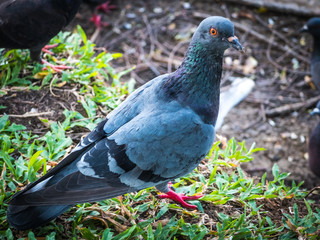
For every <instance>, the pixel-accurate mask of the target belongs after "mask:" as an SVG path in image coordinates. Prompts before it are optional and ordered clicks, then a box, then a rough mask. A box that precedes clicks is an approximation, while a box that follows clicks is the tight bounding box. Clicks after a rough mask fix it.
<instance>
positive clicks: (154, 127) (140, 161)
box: [7, 17, 242, 229]
mask: <svg viewBox="0 0 320 240" xmlns="http://www.w3.org/2000/svg"><path fill="white" fill-rule="evenodd" d="M229 47H234V48H235V49H237V50H242V47H241V45H240V43H239V42H238V40H237V38H236V37H234V28H233V24H232V23H231V22H230V21H229V20H227V19H225V18H223V17H209V18H207V19H205V20H204V21H202V22H201V24H200V25H199V27H198V29H197V31H196V32H195V34H194V36H193V38H192V40H191V43H190V46H189V48H188V51H187V53H186V57H185V60H184V61H183V63H182V64H181V66H180V67H179V69H178V70H177V71H175V72H173V73H171V74H166V75H161V76H158V77H156V78H155V79H153V80H151V81H149V82H148V83H146V84H145V85H143V86H142V87H140V88H138V89H137V90H136V91H135V92H133V93H132V94H131V95H130V96H129V97H128V98H127V99H126V100H125V101H124V102H123V103H122V104H120V105H119V106H118V107H117V108H116V109H115V110H114V111H112V112H111V113H110V114H109V115H108V116H107V118H106V119H105V120H104V121H102V122H101V123H100V124H99V125H98V126H97V127H96V129H94V130H93V131H92V132H91V133H90V134H89V135H88V136H87V137H86V138H85V139H83V140H82V141H81V142H80V143H79V144H78V146H77V147H76V148H75V149H74V150H73V151H72V152H71V154H70V155H69V156H67V157H66V158H65V159H64V160H63V161H62V162H61V163H59V164H58V165H57V166H56V167H55V168H53V169H52V170H51V171H50V172H49V173H47V174H46V175H45V176H43V177H42V178H40V179H39V180H37V181H36V182H34V183H31V184H29V185H28V186H27V187H26V188H25V189H24V190H22V191H20V192H19V193H17V194H16V195H14V196H13V197H12V199H11V201H10V204H9V208H8V214H7V216H8V221H9V223H10V224H11V225H12V226H13V227H15V228H18V229H28V228H34V227H37V226H40V225H43V224H45V223H46V222H48V221H50V220H52V219H53V218H55V217H57V216H58V215H60V214H61V213H62V212H63V211H65V210H66V209H67V208H68V207H70V206H72V205H74V204H76V203H83V202H90V201H99V200H103V199H107V198H111V197H115V196H119V195H122V194H125V193H128V192H133V191H138V190H141V189H144V188H147V187H151V186H156V187H157V189H158V190H160V191H162V192H165V193H166V192H169V191H170V189H169V188H168V186H167V184H168V182H169V181H171V180H174V179H175V178H178V177H181V176H184V175H186V174H187V173H189V172H191V171H192V170H193V169H194V168H196V167H197V165H198V164H199V163H200V161H201V160H202V159H203V157H204V156H205V155H206V154H207V153H208V151H209V150H210V148H211V146H212V143H213V140H214V134H215V129H214V126H215V122H216V119H217V113H218V109H219V93H220V79H221V72H222V60H223V54H224V51H225V50H226V49H227V48H229ZM43 206H46V208H44V207H43ZM46 209H48V211H47V212H46ZM34 211H37V212H41V214H39V215H35V214H31V213H32V212H34ZM43 211H44V212H43ZM28 212H30V216H32V217H30V219H26V216H27V215H28V214H27V213H28ZM22 217H23V218H24V219H23V220H22V219H21V218H22Z"/></svg>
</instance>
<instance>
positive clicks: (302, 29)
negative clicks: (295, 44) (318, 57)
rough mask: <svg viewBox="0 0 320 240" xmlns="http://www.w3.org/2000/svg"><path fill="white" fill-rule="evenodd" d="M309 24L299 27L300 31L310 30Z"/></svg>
mask: <svg viewBox="0 0 320 240" xmlns="http://www.w3.org/2000/svg"><path fill="white" fill-rule="evenodd" d="M308 30H309V29H308V26H307V25H304V26H303V27H302V28H300V29H299V33H304V32H308Z"/></svg>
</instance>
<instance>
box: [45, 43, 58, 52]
mask: <svg viewBox="0 0 320 240" xmlns="http://www.w3.org/2000/svg"><path fill="white" fill-rule="evenodd" d="M58 45H59V44H58V43H56V44H52V45H46V46H44V47H43V48H42V52H45V53H47V54H50V55H52V54H53V53H52V52H51V51H49V49H52V48H55V47H57V46H58Z"/></svg>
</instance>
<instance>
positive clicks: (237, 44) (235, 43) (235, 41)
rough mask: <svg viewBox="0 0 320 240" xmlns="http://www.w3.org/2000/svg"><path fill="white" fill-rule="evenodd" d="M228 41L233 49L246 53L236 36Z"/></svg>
mask: <svg viewBox="0 0 320 240" xmlns="http://www.w3.org/2000/svg"><path fill="white" fill-rule="evenodd" d="M227 40H228V42H229V44H230V46H231V47H233V48H234V49H236V50H238V51H240V52H244V51H243V48H242V45H241V44H240V42H239V40H238V38H237V37H236V36H232V37H228V38H227Z"/></svg>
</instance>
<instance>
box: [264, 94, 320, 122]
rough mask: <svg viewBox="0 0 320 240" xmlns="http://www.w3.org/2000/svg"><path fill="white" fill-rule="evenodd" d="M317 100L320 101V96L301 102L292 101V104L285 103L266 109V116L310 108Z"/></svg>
mask: <svg viewBox="0 0 320 240" xmlns="http://www.w3.org/2000/svg"><path fill="white" fill-rule="evenodd" d="M318 101H320V96H316V97H313V98H310V99H308V100H306V101H303V102H298V103H292V104H285V105H283V106H280V107H277V108H273V109H269V110H266V116H267V117H275V116H278V115H283V114H287V113H290V112H293V111H296V110H299V109H302V108H310V107H311V106H313V105H314V104H316V103H317V102H318Z"/></svg>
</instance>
